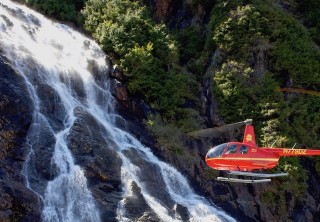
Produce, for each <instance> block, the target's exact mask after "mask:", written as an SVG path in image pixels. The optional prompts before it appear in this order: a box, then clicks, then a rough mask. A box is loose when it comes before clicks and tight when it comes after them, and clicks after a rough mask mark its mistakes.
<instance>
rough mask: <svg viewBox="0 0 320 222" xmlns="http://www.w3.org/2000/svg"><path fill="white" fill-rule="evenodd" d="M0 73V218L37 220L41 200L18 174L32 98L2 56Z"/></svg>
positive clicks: (22, 157)
mask: <svg viewBox="0 0 320 222" xmlns="http://www.w3.org/2000/svg"><path fill="white" fill-rule="evenodd" d="M0 76H1V78H0V89H1V93H0V175H1V176H0V221H39V220H40V215H41V212H40V211H39V209H40V208H41V203H40V201H39V199H38V196H37V195H36V194H35V193H34V192H32V191H31V190H30V189H28V188H27V187H26V186H25V181H24V176H23V175H22V172H23V165H24V161H25V160H26V158H27V156H26V155H27V153H28V150H27V146H26V143H27V141H26V140H25V138H26V136H27V132H28V128H29V126H30V124H31V119H32V111H33V110H32V101H31V100H30V99H29V98H28V96H26V95H28V91H27V89H26V87H25V85H24V80H23V79H22V77H20V76H19V75H18V74H17V73H15V71H14V70H13V69H12V68H11V67H10V66H9V65H8V64H6V62H5V61H4V60H3V59H2V58H0Z"/></svg>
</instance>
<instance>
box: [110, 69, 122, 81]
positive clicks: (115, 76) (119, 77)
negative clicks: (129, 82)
mask: <svg viewBox="0 0 320 222" xmlns="http://www.w3.org/2000/svg"><path fill="white" fill-rule="evenodd" d="M110 78H112V79H116V80H118V81H120V82H124V81H126V77H125V75H124V73H123V72H122V70H121V69H120V68H118V67H115V68H114V69H113V71H112V72H110Z"/></svg>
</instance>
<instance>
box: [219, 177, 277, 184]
mask: <svg viewBox="0 0 320 222" xmlns="http://www.w3.org/2000/svg"><path fill="white" fill-rule="evenodd" d="M217 180H219V181H223V182H231V183H267V182H271V179H259V180H253V179H247V180H245V179H238V178H230V177H218V178H217Z"/></svg>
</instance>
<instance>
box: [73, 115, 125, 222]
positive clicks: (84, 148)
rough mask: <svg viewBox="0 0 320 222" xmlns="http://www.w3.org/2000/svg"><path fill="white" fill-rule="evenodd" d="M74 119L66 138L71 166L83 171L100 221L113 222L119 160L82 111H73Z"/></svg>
mask: <svg viewBox="0 0 320 222" xmlns="http://www.w3.org/2000/svg"><path fill="white" fill-rule="evenodd" d="M75 116H76V117H77V120H76V122H75V123H74V125H73V127H72V129H71V132H70V134H69V136H68V141H69V148H70V149H71V151H72V153H73V157H74V158H75V164H77V165H80V166H82V167H83V168H84V170H85V172H86V173H85V175H86V178H87V181H88V186H89V187H90V190H91V192H92V194H93V196H94V198H95V201H96V203H97V204H98V206H99V209H100V216H101V218H108V219H109V220H110V221H116V219H115V218H116V217H117V215H116V210H117V205H118V203H119V201H120V200H121V193H122V185H121V177H120V172H121V171H120V168H121V159H120V157H119V156H118V155H117V153H116V151H114V150H113V149H111V148H110V147H112V146H113V144H110V142H109V141H107V140H106V138H105V137H104V136H103V135H104V134H105V132H104V130H103V129H104V128H103V127H102V126H101V125H99V123H98V122H97V121H96V119H95V118H94V117H93V116H91V115H90V114H89V113H87V112H85V111H84V110H82V109H77V110H75Z"/></svg>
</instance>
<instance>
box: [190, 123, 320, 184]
mask: <svg viewBox="0 0 320 222" xmlns="http://www.w3.org/2000/svg"><path fill="white" fill-rule="evenodd" d="M244 124H245V132H244V137H243V141H242V142H228V143H223V144H220V145H218V146H215V147H213V148H211V149H210V150H209V151H208V153H207V155H206V158H205V160H206V163H207V165H208V166H209V167H211V168H213V169H216V170H220V171H227V172H228V175H237V176H247V177H251V178H252V179H238V178H232V177H229V176H228V177H218V178H217V180H219V181H228V182H242V183H261V182H270V181H271V179H270V178H272V177H281V176H287V175H288V173H276V174H266V173H256V172H253V171H259V170H266V169H272V168H274V167H275V166H276V165H277V164H278V161H279V159H280V157H283V156H320V150H312V149H294V148H291V149H290V148H271V147H258V146H257V144H256V139H255V134H254V128H253V126H252V125H251V124H252V120H251V119H248V120H245V121H242V122H238V123H234V124H229V125H224V126H221V127H218V128H210V129H204V130H200V131H196V132H192V133H190V135H191V136H194V137H209V136H212V134H215V135H217V134H220V133H222V132H223V131H225V130H226V129H230V128H234V127H238V126H239V125H244ZM253 177H259V178H263V179H253Z"/></svg>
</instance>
